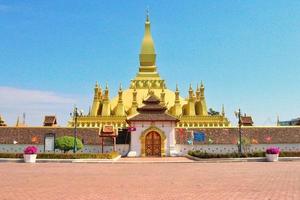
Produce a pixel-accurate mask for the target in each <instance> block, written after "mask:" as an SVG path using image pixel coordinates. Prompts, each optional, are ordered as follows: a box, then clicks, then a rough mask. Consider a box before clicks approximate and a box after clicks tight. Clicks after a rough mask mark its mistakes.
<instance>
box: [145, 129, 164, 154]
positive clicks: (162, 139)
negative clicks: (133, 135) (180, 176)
mask: <svg viewBox="0 0 300 200" xmlns="http://www.w3.org/2000/svg"><path fill="white" fill-rule="evenodd" d="M151 131H155V132H157V133H158V134H159V135H160V138H161V142H160V144H161V147H160V155H161V156H162V157H163V156H166V151H165V146H166V143H167V137H166V134H165V132H164V131H162V130H161V129H159V128H157V127H156V126H150V127H149V128H147V129H145V130H144V131H143V132H142V134H141V136H140V140H141V156H142V157H145V156H146V151H145V146H146V145H145V143H146V135H147V134H148V133H149V132H151Z"/></svg>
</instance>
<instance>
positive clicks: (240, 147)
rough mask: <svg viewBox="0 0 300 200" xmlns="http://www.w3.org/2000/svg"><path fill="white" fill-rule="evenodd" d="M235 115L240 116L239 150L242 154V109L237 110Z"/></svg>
mask: <svg viewBox="0 0 300 200" xmlns="http://www.w3.org/2000/svg"><path fill="white" fill-rule="evenodd" d="M235 116H236V117H237V118H238V131H239V145H238V150H239V154H240V156H241V155H242V121H241V109H240V108H239V110H238V112H235Z"/></svg>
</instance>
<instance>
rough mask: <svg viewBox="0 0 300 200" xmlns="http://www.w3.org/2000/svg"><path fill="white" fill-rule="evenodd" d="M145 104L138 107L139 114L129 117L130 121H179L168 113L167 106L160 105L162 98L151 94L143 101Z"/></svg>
mask: <svg viewBox="0 0 300 200" xmlns="http://www.w3.org/2000/svg"><path fill="white" fill-rule="evenodd" d="M143 103H144V105H143V106H142V107H140V108H138V109H137V111H138V112H139V113H138V114H136V115H134V116H132V117H130V118H128V121H179V120H178V119H177V118H176V117H173V116H171V115H169V114H167V113H166V110H167V108H166V107H164V106H162V105H160V104H159V103H160V100H159V99H158V98H157V97H156V96H154V95H151V96H150V97H148V98H147V99H146V100H144V101H143Z"/></svg>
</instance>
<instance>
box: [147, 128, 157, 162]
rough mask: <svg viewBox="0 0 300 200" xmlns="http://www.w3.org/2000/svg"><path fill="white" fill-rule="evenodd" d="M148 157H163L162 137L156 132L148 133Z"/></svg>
mask: <svg viewBox="0 0 300 200" xmlns="http://www.w3.org/2000/svg"><path fill="white" fill-rule="evenodd" d="M145 145H146V148H145V149H146V156H153V157H160V156H161V137H160V135H159V133H157V132H156V131H151V132H149V133H147V135H146V140H145Z"/></svg>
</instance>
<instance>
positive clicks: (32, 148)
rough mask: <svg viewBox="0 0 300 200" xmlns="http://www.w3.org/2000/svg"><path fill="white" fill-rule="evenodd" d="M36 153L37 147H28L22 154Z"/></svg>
mask: <svg viewBox="0 0 300 200" xmlns="http://www.w3.org/2000/svg"><path fill="white" fill-rule="evenodd" d="M37 151H38V149H37V147H35V146H28V147H26V148H25V149H24V154H36V153H37Z"/></svg>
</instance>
